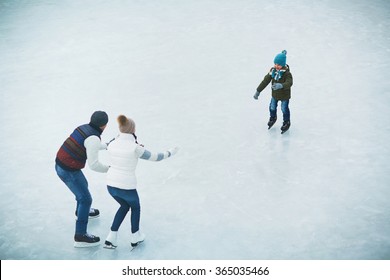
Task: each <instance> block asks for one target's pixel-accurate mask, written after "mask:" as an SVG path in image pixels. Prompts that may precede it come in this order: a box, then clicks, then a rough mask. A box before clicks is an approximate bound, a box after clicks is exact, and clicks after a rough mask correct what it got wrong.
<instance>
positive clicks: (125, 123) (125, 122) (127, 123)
mask: <svg viewBox="0 0 390 280" xmlns="http://www.w3.org/2000/svg"><path fill="white" fill-rule="evenodd" d="M117 121H118V124H119V131H120V132H122V133H128V134H133V133H135V122H134V121H133V120H132V119H130V118H128V117H126V116H125V115H119V116H118V118H117Z"/></svg>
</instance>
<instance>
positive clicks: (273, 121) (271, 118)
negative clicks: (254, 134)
mask: <svg viewBox="0 0 390 280" xmlns="http://www.w3.org/2000/svg"><path fill="white" fill-rule="evenodd" d="M276 119H277V118H276V117H270V118H269V121H268V129H270V128H271V127H272V126H273V125H274V124H275V122H276Z"/></svg>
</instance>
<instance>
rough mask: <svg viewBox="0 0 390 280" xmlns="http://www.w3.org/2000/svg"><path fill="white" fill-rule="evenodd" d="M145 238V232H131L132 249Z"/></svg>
mask: <svg viewBox="0 0 390 280" xmlns="http://www.w3.org/2000/svg"><path fill="white" fill-rule="evenodd" d="M144 240H145V234H143V233H141V232H140V231H137V232H135V233H132V234H131V237H130V242H131V250H133V249H134V248H135V247H137V246H138V244H140V243H141V242H143V241H144Z"/></svg>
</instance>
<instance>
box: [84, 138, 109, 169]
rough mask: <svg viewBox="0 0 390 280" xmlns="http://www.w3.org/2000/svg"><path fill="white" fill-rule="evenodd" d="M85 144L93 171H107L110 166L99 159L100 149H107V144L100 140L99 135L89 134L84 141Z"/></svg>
mask: <svg viewBox="0 0 390 280" xmlns="http://www.w3.org/2000/svg"><path fill="white" fill-rule="evenodd" d="M84 146H85V148H86V150H87V163H88V166H89V168H91V169H92V170H93V171H96V172H101V173H106V172H107V171H108V166H107V165H104V164H103V163H101V162H100V161H99V151H100V150H104V149H106V147H107V145H106V144H102V143H101V142H100V139H99V137H97V136H95V135H93V136H89V137H88V138H87V139H85V141H84Z"/></svg>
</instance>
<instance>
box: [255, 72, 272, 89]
mask: <svg viewBox="0 0 390 280" xmlns="http://www.w3.org/2000/svg"><path fill="white" fill-rule="evenodd" d="M271 80H272V77H271V75H270V74H267V75H265V77H264V79H263V81H262V82H261V83H260V85H259V86H258V87H257V91H258V92H262V91H263V89H265V88H266V87H267V86H268V84H269V83H270V82H271Z"/></svg>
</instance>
